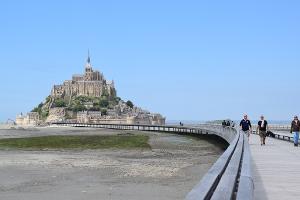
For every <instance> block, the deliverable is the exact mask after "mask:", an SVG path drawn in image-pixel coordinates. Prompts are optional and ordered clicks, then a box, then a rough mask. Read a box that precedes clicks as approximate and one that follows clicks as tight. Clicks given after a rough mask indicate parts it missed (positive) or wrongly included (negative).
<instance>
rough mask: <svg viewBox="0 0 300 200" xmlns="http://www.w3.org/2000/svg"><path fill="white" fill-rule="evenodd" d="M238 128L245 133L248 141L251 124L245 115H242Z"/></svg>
mask: <svg viewBox="0 0 300 200" xmlns="http://www.w3.org/2000/svg"><path fill="white" fill-rule="evenodd" d="M240 128H241V130H242V131H243V132H244V133H245V134H246V135H247V137H248V141H249V137H250V133H251V132H252V126H251V122H250V120H249V119H248V116H247V115H244V119H242V121H241V122H240Z"/></svg>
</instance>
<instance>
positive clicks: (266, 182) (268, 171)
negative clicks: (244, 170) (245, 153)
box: [250, 135, 300, 200]
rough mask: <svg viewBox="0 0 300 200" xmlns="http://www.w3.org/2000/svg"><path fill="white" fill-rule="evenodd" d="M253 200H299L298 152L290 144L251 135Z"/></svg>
mask: <svg viewBox="0 0 300 200" xmlns="http://www.w3.org/2000/svg"><path fill="white" fill-rule="evenodd" d="M250 150H251V154H252V160H253V162H252V168H253V178H254V185H255V188H254V199H272V200H273V199H274V200H277V199H280V200H281V199H289V200H293V199H300V189H299V187H300V148H299V147H294V146H293V144H292V143H290V142H287V141H282V140H278V139H273V138H267V141H266V146H261V145H260V141H259V136H257V135H251V138H250Z"/></svg>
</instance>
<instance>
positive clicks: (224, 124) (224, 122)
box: [222, 120, 226, 128]
mask: <svg viewBox="0 0 300 200" xmlns="http://www.w3.org/2000/svg"><path fill="white" fill-rule="evenodd" d="M222 126H223V127H224V128H225V126H226V121H225V120H223V122H222Z"/></svg>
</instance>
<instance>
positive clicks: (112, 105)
mask: <svg viewBox="0 0 300 200" xmlns="http://www.w3.org/2000/svg"><path fill="white" fill-rule="evenodd" d="M63 121H64V122H78V123H112V124H152V125H164V124H165V118H164V117H162V115H160V114H157V113H150V112H149V111H147V110H143V109H141V108H139V107H136V106H135V105H134V104H133V103H132V102H131V101H127V102H125V101H123V100H122V99H121V98H120V97H117V92H116V89H115V85H114V81H107V80H106V79H105V78H104V76H103V74H102V73H101V72H99V71H97V70H94V69H93V68H92V64H91V59H90V55H89V54H88V58H87V62H86V64H85V69H84V74H80V75H73V76H72V80H66V81H64V82H63V83H62V84H60V85H54V86H53V88H52V90H51V94H50V95H49V96H48V97H47V98H46V99H45V101H44V102H42V103H40V104H39V105H38V106H37V107H35V108H34V109H33V110H32V111H31V112H29V113H28V114H27V115H23V114H20V115H18V116H17V118H16V123H17V124H18V125H39V124H46V123H51V122H63Z"/></svg>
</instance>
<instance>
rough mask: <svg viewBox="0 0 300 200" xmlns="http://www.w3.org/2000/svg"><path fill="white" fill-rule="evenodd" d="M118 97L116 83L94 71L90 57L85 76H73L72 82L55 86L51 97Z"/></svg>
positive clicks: (68, 81) (67, 81)
mask: <svg viewBox="0 0 300 200" xmlns="http://www.w3.org/2000/svg"><path fill="white" fill-rule="evenodd" d="M104 94H106V95H108V96H111V97H115V96H116V89H115V86H114V81H106V80H105V78H104V76H103V74H102V73H100V72H99V71H97V70H93V68H92V65H91V59H90V56H89V55H88V59H87V63H86V64H85V72H84V74H79V75H73V76H72V80H66V81H64V82H63V84H61V85H54V86H53V88H52V91H51V97H54V98H64V99H69V98H71V97H72V96H89V97H101V96H102V95H104Z"/></svg>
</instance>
